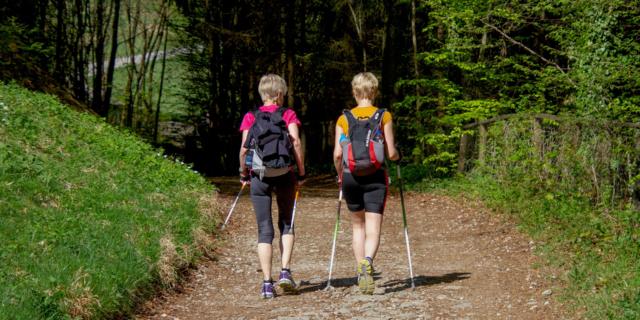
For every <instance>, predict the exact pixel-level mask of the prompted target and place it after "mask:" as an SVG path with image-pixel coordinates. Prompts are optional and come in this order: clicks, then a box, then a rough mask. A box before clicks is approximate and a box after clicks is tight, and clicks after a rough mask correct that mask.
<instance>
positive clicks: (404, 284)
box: [298, 272, 471, 293]
mask: <svg viewBox="0 0 640 320" xmlns="http://www.w3.org/2000/svg"><path fill="white" fill-rule="evenodd" d="M470 277H471V273H469V272H453V273H447V274H444V275H441V276H416V277H414V278H413V281H414V283H415V285H416V288H417V287H422V286H432V285H436V284H440V283H451V282H455V281H461V280H465V279H468V278H470ZM374 278H379V277H378V276H377V275H374ZM303 283H305V281H302V282H301V288H299V289H298V293H306V292H314V291H319V290H324V289H325V288H326V287H327V281H323V282H322V283H319V284H314V285H306V284H303ZM357 283H358V278H357V277H349V278H336V279H332V280H331V286H332V287H334V288H341V287H350V286H354V285H357ZM378 287H380V288H384V289H385V290H384V291H385V293H392V292H399V291H403V290H407V289H411V279H409V278H406V279H402V280H389V281H387V282H385V283H383V284H378Z"/></svg>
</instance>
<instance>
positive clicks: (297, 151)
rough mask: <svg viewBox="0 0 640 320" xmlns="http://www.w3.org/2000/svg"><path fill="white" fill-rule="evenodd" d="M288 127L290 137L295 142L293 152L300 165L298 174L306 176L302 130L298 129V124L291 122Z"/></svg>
mask: <svg viewBox="0 0 640 320" xmlns="http://www.w3.org/2000/svg"><path fill="white" fill-rule="evenodd" d="M287 129H288V130H289V137H290V138H291V143H292V144H293V153H294V156H295V158H296V164H297V165H298V174H299V175H301V176H304V175H305V173H306V171H305V168H304V154H303V153H302V143H300V131H299V130H298V125H297V124H295V123H291V124H289V126H288V127H287Z"/></svg>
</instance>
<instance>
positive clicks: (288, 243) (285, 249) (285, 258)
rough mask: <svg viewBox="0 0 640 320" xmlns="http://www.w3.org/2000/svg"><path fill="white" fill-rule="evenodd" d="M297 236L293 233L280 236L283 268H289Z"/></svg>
mask: <svg viewBox="0 0 640 320" xmlns="http://www.w3.org/2000/svg"><path fill="white" fill-rule="evenodd" d="M294 242H295V236H294V235H293V234H285V235H282V236H281V237H280V252H281V254H282V269H289V262H290V261H291V254H292V253H293V243H294Z"/></svg>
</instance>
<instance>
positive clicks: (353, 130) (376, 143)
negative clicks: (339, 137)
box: [342, 109, 385, 176]
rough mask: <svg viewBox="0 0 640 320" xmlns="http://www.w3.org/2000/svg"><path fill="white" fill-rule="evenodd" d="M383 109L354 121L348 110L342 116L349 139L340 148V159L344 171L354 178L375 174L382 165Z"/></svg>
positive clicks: (354, 118)
mask: <svg viewBox="0 0 640 320" xmlns="http://www.w3.org/2000/svg"><path fill="white" fill-rule="evenodd" d="M384 112H385V110H384V109H378V110H376V112H375V113H374V114H373V115H372V116H371V117H369V118H366V119H356V117H355V116H354V115H353V113H351V111H349V110H344V116H345V118H346V119H347V123H348V124H349V137H348V139H347V141H346V143H344V142H343V146H342V159H343V161H344V164H345V171H346V170H348V171H349V172H351V174H352V175H354V176H368V175H370V174H372V173H374V172H376V171H377V170H378V169H380V167H382V164H383V163H384V134H383V130H382V115H383V114H384Z"/></svg>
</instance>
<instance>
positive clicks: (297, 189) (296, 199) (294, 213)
mask: <svg viewBox="0 0 640 320" xmlns="http://www.w3.org/2000/svg"><path fill="white" fill-rule="evenodd" d="M298 194H300V189H299V188H296V197H295V199H294V200H293V213H292V214H291V228H290V229H289V230H290V231H289V232H290V233H291V234H293V232H294V231H293V222H294V221H295V220H296V208H297V207H298Z"/></svg>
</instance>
